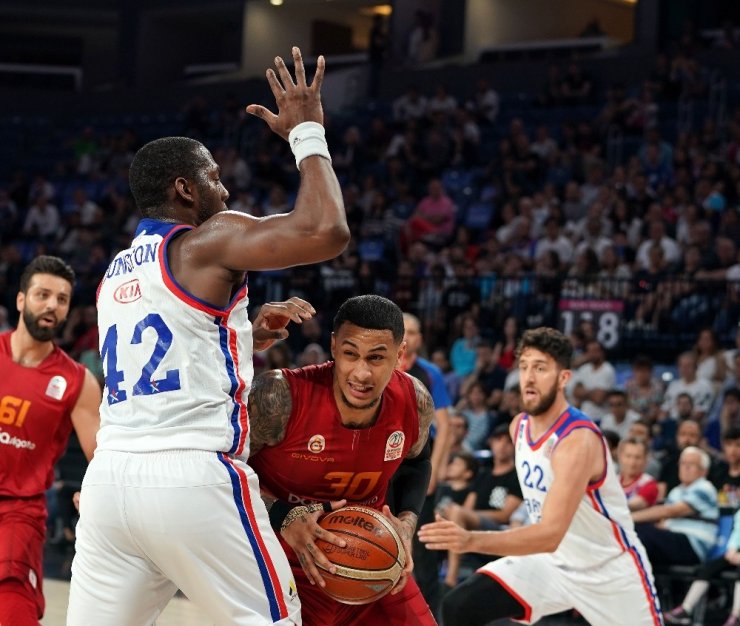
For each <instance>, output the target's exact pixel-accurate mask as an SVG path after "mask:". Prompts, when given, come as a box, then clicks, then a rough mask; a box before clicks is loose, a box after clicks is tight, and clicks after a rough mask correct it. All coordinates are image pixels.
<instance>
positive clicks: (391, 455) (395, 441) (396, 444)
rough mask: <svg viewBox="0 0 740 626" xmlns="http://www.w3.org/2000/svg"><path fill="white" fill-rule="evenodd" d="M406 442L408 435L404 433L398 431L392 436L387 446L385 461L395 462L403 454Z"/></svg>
mask: <svg viewBox="0 0 740 626" xmlns="http://www.w3.org/2000/svg"><path fill="white" fill-rule="evenodd" d="M404 441H406V435H404V434H403V432H402V431H400V430H396V431H394V432H392V433H391V434H390V436H389V437H388V441H387V442H386V444H385V456H384V457H383V460H384V461H395V460H396V459H398V458H400V457H401V454H402V453H403V442H404Z"/></svg>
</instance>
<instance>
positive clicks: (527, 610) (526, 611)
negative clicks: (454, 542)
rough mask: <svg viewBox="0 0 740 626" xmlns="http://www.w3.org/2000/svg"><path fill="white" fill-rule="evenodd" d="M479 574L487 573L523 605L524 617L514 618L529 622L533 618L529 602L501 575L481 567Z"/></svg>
mask: <svg viewBox="0 0 740 626" xmlns="http://www.w3.org/2000/svg"><path fill="white" fill-rule="evenodd" d="M477 573H478V574H485V575H486V576H488V577H489V578H493V580H495V581H496V582H497V583H498V584H499V585H501V586H502V587H503V588H504V589H506V591H507V592H508V593H509V595H511V597H512V598H514V600H516V601H517V602H518V603H519V604H521V605H522V608H523V609H524V617H516V618H513V619H517V620H523V621H525V622H528V621H529V620H530V619H532V607H531V606H529V603H528V602H527V601H526V600H525V599H524V598H522V597H521V596H520V595H519V594H518V593H517V592H516V591H514V590H513V589H512V588H511V587H510V586H509V585H508V584H507V583H506V582H505V581H504V580H503V579H502V578H501V577H500V576H497V575H496V574H494V573H493V572H489V571H487V570H485V569H479V570H478V572H477Z"/></svg>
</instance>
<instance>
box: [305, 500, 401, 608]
mask: <svg viewBox="0 0 740 626" xmlns="http://www.w3.org/2000/svg"><path fill="white" fill-rule="evenodd" d="M319 526H321V527H322V528H324V529H325V530H328V531H329V532H332V533H334V534H335V535H337V536H338V537H341V538H342V539H344V540H345V541H346V542H347V546H346V547H345V548H340V547H339V546H335V545H332V544H330V543H327V542H325V541H322V540H320V539H318V540H317V541H316V545H317V546H318V547H319V548H320V549H321V550H322V551H323V552H324V554H325V555H326V557H327V558H328V559H329V561H331V562H332V563H333V564H334V565H335V566H336V568H337V571H336V573H335V574H332V573H331V572H329V571H327V570H325V569H323V568H321V575H322V576H323V578H324V581H325V582H326V587H324V591H325V592H326V593H328V594H329V595H330V596H331V597H332V598H334V599H335V600H338V601H339V602H343V603H344V604H367V603H369V602H373V601H375V600H377V599H378V598H382V597H383V596H384V595H385V594H386V593H388V592H389V591H390V590H391V589H393V587H394V585H395V584H396V583H397V582H398V579H399V578H400V576H401V572H402V571H403V568H404V565H405V563H406V552H405V551H404V548H403V543H402V542H401V538H400V537H399V536H398V533H397V532H396V530H395V529H394V528H393V526H392V524H391V523H390V521H389V520H388V519H387V518H386V517H385V516H384V515H383V514H382V513H381V512H380V511H376V510H375V509H370V508H367V507H364V506H346V507H344V508H341V509H337V510H336V511H332V512H331V513H327V514H326V515H324V517H322V518H321V519H320V520H319ZM317 565H318V564H317ZM319 567H320V566H319Z"/></svg>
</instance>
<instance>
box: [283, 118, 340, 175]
mask: <svg viewBox="0 0 740 626" xmlns="http://www.w3.org/2000/svg"><path fill="white" fill-rule="evenodd" d="M288 143H289V144H290V149H291V150H292V151H293V155H294V156H295V165H296V167H297V168H298V169H300V167H301V161H303V159H305V158H306V157H310V156H313V155H316V154H317V155H319V156H322V157H324V158H325V159H329V161H331V155H330V154H329V146H328V145H327V143H326V134H325V131H324V127H323V126H322V125H321V124H319V123H318V122H301V123H300V124H298V125H297V126H295V127H294V128H293V130H291V131H290V133H289V134H288Z"/></svg>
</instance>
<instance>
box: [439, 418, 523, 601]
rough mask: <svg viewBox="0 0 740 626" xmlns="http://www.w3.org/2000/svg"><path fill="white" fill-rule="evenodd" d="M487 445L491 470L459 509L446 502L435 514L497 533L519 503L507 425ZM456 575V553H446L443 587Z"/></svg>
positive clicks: (501, 426)
mask: <svg viewBox="0 0 740 626" xmlns="http://www.w3.org/2000/svg"><path fill="white" fill-rule="evenodd" d="M489 443H490V446H491V452H492V453H493V467H492V468H491V469H490V470H483V471H482V473H481V474H480V475H479V477H478V479H477V480H476V481H475V483H474V484H473V489H472V491H471V492H470V493H469V494H468V495H467V497H466V498H465V502H464V503H463V504H462V506H461V505H458V504H454V503H450V504H449V505H448V506H447V507H445V508H443V509H441V510H440V511H439V513H440V514H441V515H442V517H444V518H445V519H448V520H452V521H454V522H457V523H458V524H459V525H460V526H463V527H464V528H467V529H469V530H497V529H500V528H503V527H505V526H507V525H508V523H509V520H510V518H511V515H512V513H514V511H516V509H517V508H518V507H519V505H520V504H521V503H522V491H521V488H520V487H519V480H518V479H517V475H516V468H515V467H514V444H513V443H512V441H511V436H510V434H509V427H508V425H506V424H501V425H499V426H497V427H496V429H495V430H494V431H493V433H492V434H491V437H490V439H489ZM487 560H488V559H487ZM459 572H460V554H456V553H454V552H450V553H449V554H448V555H447V573H446V575H445V579H444V584H445V585H446V586H447V587H454V586H455V585H457V583H458V574H459Z"/></svg>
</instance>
